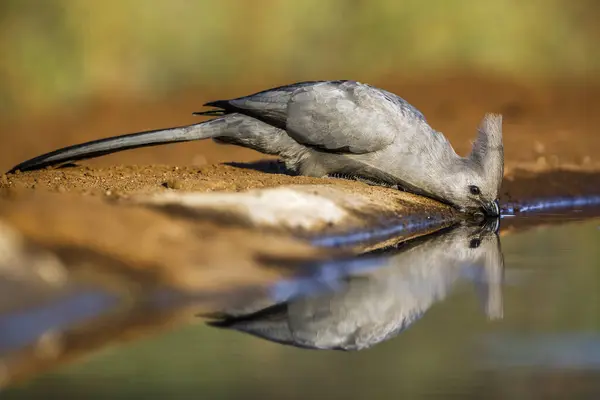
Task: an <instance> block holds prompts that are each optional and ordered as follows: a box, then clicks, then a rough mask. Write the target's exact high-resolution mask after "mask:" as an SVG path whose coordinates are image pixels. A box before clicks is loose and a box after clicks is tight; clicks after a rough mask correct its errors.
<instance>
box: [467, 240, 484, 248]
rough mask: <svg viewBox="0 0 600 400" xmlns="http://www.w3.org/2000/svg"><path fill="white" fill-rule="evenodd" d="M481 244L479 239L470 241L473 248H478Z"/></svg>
mask: <svg viewBox="0 0 600 400" xmlns="http://www.w3.org/2000/svg"><path fill="white" fill-rule="evenodd" d="M480 244H481V240H479V239H472V240H471V242H470V243H469V247H470V248H472V249H476V248H478V247H479V245H480Z"/></svg>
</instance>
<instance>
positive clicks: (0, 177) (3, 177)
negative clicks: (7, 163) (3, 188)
mask: <svg viewBox="0 0 600 400" xmlns="http://www.w3.org/2000/svg"><path fill="white" fill-rule="evenodd" d="M0 183H1V184H3V185H8V176H6V174H2V175H0Z"/></svg>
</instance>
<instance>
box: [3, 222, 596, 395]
mask: <svg viewBox="0 0 600 400" xmlns="http://www.w3.org/2000/svg"><path fill="white" fill-rule="evenodd" d="M531 218H542V217H540V216H538V217H531ZM545 218H546V219H549V220H552V222H561V223H553V224H550V225H544V226H539V227H534V228H531V229H527V230H515V231H512V232H510V233H508V234H506V235H502V236H501V238H500V239H498V238H497V237H496V236H495V235H494V234H493V232H490V230H489V229H488V230H485V229H484V230H481V229H475V230H473V229H466V228H465V229H464V230H462V231H460V230H458V231H457V230H453V231H450V232H446V233H445V234H444V235H437V236H433V237H428V238H422V239H419V240H418V241H416V242H411V243H408V244H401V245H399V246H397V248H390V249H385V250H379V251H378V252H376V253H374V254H370V255H367V256H364V257H363V258H361V259H359V260H346V261H345V262H342V263H340V264H337V265H324V266H322V268H316V269H315V270H314V273H313V274H312V275H311V276H307V277H304V278H303V279H299V280H298V279H297V280H288V281H281V282H279V284H277V285H275V286H273V287H272V288H271V291H270V292H269V293H267V294H263V295H262V297H261V296H258V297H256V296H255V297H252V296H250V297H248V298H246V299H245V300H244V301H242V302H239V303H238V305H237V306H234V307H231V306H229V308H226V309H215V312H217V314H216V316H218V317H219V318H220V319H218V320H217V321H220V322H217V324H218V325H222V326H224V327H222V328H217V327H213V326H208V325H207V324H206V323H205V320H204V319H201V318H198V320H197V321H196V323H193V324H190V325H187V326H185V327H181V328H178V329H176V330H173V331H170V332H167V333H164V334H161V335H157V336H153V337H150V338H144V339H141V340H138V341H134V342H132V343H128V344H127V345H114V346H111V347H107V348H104V349H102V350H101V351H99V352H97V353H95V354H93V355H91V356H88V357H86V358H85V359H83V360H81V361H78V362H75V363H72V364H69V365H66V366H63V367H61V368H59V369H57V370H55V371H52V372H49V373H46V374H44V375H41V376H39V377H37V378H36V379H33V380H30V381H28V382H26V383H24V384H21V385H19V386H18V387H14V388H11V389H9V390H7V391H6V392H4V393H3V394H2V395H3V398H6V399H29V398H47V396H48V395H49V394H50V393H51V394H53V395H56V396H58V397H59V398H69V397H77V398H91V399H95V398H98V399H99V398H113V399H114V398H116V399H120V398H123V399H125V398H132V396H143V397H144V398H166V397H168V398H210V399H237V398H265V399H267V398H285V399H288V398H289V399H308V398H340V399H341V398H343V399H364V398H377V399H385V398H390V399H392V398H393V399H398V398H415V399H418V398H426V397H431V396H434V397H439V398H449V397H453V396H456V397H458V398H492V399H520V398H523V399H529V398H548V397H556V398H597V395H600V306H599V304H600V294H599V293H600V292H599V289H600V247H599V246H598V244H599V243H600V220H597V219H592V220H586V221H575V222H572V221H569V222H568V223H567V220H568V219H572V218H577V214H576V213H575V214H571V215H570V216H568V218H566V219H565V218H561V219H560V221H557V218H556V216H555V217H552V216H546V217H545ZM503 223H504V222H503ZM507 223H508V221H507ZM515 226H516V225H515ZM474 239H475V241H474ZM213 316H215V315H213ZM282 343H283V344H282ZM298 346H299V347H298ZM317 348H320V350H318V349H317Z"/></svg>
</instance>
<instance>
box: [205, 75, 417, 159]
mask: <svg viewBox="0 0 600 400" xmlns="http://www.w3.org/2000/svg"><path fill="white" fill-rule="evenodd" d="M207 105H210V106H215V107H220V108H223V109H224V110H225V112H239V113H242V114H246V115H249V116H251V117H254V118H257V119H260V120H262V121H264V122H266V123H269V124H271V125H274V126H277V127H279V128H281V129H285V130H286V131H287V132H288V134H289V135H290V136H291V137H292V138H293V139H294V140H296V141H297V142H299V143H301V144H304V145H306V146H311V147H315V148H318V149H320V150H323V151H330V152H340V153H355V154H361V153H369V152H373V151H377V150H380V149H382V148H384V147H386V146H388V145H390V144H391V143H392V142H393V141H394V139H395V137H396V134H397V133H398V132H399V131H401V130H402V129H405V128H406V127H407V126H410V125H411V124H414V123H416V122H418V121H421V120H422V121H425V119H424V117H423V115H422V114H421V113H420V112H419V111H418V110H417V109H415V108H414V107H412V106H411V105H410V104H408V103H407V102H406V101H404V100H403V99H402V98H400V97H398V96H396V95H394V94H392V93H389V92H386V91H384V90H381V89H377V88H374V87H372V86H370V85H366V84H362V83H358V82H354V81H316V82H301V83H297V84H294V85H289V86H282V87H279V88H274V89H270V90H266V91H263V92H260V93H256V94H253V95H250V96H246V97H241V98H238V99H233V100H223V101H217V102H212V103H208V104H207Z"/></svg>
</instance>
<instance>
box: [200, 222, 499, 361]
mask: <svg viewBox="0 0 600 400" xmlns="http://www.w3.org/2000/svg"><path fill="white" fill-rule="evenodd" d="M503 277H504V259H503V256H502V251H501V248H500V240H499V237H498V236H497V234H496V233H495V232H494V229H490V227H489V226H484V227H478V226H469V225H461V226H458V227H456V228H455V229H452V230H450V231H446V232H444V233H441V234H433V235H429V236H426V237H421V238H417V239H413V240H410V241H408V242H405V243H403V244H401V245H400V246H399V247H397V248H395V249H389V250H387V251H386V252H379V254H372V255H367V257H366V259H363V260H362V263H357V262H356V260H354V261H352V262H346V263H344V262H339V263H333V264H330V265H326V266H324V267H323V270H322V271H321V273H320V274H315V276H313V277H307V278H305V279H304V280H296V281H288V282H283V283H281V284H280V287H279V288H277V287H275V288H274V289H273V290H272V292H271V296H272V297H277V298H279V299H280V300H281V299H283V300H284V301H279V302H278V301H274V302H272V303H270V304H269V302H268V300H269V299H268V298H263V296H257V297H256V298H243V299H240V306H239V307H237V308H236V307H233V306H228V307H225V309H224V310H220V311H217V312H215V313H214V314H212V315H207V317H212V318H213V319H212V320H211V321H209V322H208V323H209V325H211V326H214V327H219V328H224V329H231V330H236V331H240V332H244V333H248V334H251V335H253V336H257V337H260V338H262V339H266V340H269V341H273V342H277V343H281V344H285V345H291V346H295V347H300V348H308V349H320V350H344V351H355V350H363V349H366V348H369V347H372V346H374V345H376V344H378V343H381V342H383V341H385V340H389V339H391V338H393V337H395V336H397V335H398V334H399V333H401V332H403V331H405V330H406V329H408V328H409V327H411V326H412V325H413V324H414V323H415V322H416V321H418V320H419V319H420V318H421V317H422V316H423V315H424V314H425V312H426V311H427V310H428V309H429V308H430V307H431V306H433V305H434V304H435V303H437V302H440V301H442V300H444V299H445V298H446V297H447V296H448V295H449V294H450V293H451V291H452V289H453V287H455V286H457V285H458V284H459V283H460V282H465V281H471V282H473V283H474V286H475V288H476V291H477V293H478V294H479V296H480V299H481V300H482V302H483V309H484V311H485V313H486V315H487V316H488V318H490V319H499V318H502V316H503V301H502V282H503ZM336 286H337V287H336ZM324 288H325V289H324ZM327 288H328V289H327ZM286 298H287V300H286Z"/></svg>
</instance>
